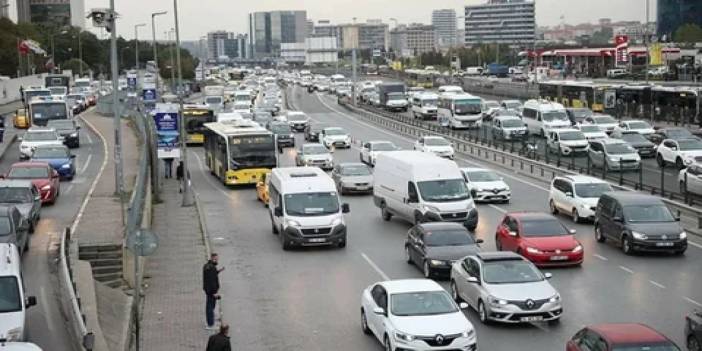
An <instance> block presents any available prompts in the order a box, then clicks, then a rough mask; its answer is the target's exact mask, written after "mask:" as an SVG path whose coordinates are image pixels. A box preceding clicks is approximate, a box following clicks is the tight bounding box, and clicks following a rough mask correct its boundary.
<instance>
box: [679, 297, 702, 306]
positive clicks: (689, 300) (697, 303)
mask: <svg viewBox="0 0 702 351" xmlns="http://www.w3.org/2000/svg"><path fill="white" fill-rule="evenodd" d="M683 299H685V301H687V302H689V303H691V304H693V305H696V306H697V307H702V303H699V302H697V301H695V300H693V299H691V298H689V297H687V296H683Z"/></svg>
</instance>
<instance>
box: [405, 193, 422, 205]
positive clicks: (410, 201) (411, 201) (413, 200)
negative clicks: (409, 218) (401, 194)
mask: <svg viewBox="0 0 702 351" xmlns="http://www.w3.org/2000/svg"><path fill="white" fill-rule="evenodd" d="M418 202H419V198H417V195H410V196H409V197H407V203H408V204H416V203H418Z"/></svg>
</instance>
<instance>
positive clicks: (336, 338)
mask: <svg viewBox="0 0 702 351" xmlns="http://www.w3.org/2000/svg"><path fill="white" fill-rule="evenodd" d="M287 93H288V95H287V97H288V99H290V100H291V102H292V105H293V106H295V107H296V108H298V109H300V110H302V111H304V112H306V113H307V114H308V115H309V116H310V117H311V119H312V123H324V124H327V125H333V126H339V127H343V128H345V129H346V130H347V131H349V132H350V134H351V135H352V136H353V138H354V139H355V140H357V141H358V140H389V141H392V142H393V143H395V144H396V145H398V146H400V147H401V148H404V149H411V148H412V143H413V142H414V140H410V139H407V138H405V137H403V136H400V135H398V134H396V133H393V132H392V131H389V130H384V129H381V128H379V127H376V126H374V125H370V124H368V123H365V122H363V120H362V119H359V118H357V117H356V116H354V115H353V114H352V113H349V112H348V111H347V110H345V109H343V108H341V107H340V106H338V105H337V104H336V99H335V98H333V97H331V96H329V95H323V94H308V93H307V92H306V91H305V90H303V89H301V88H298V87H292V88H288V89H287ZM296 142H297V145H300V144H302V143H304V139H303V138H302V135H301V134H298V135H297V136H296ZM190 152H191V155H192V156H193V157H192V158H191V160H192V161H191V162H192V164H191V172H192V178H193V183H194V184H195V189H196V191H197V192H198V193H199V195H200V198H201V200H202V204H203V207H204V210H205V213H206V219H207V221H208V227H209V230H210V236H211V240H212V242H213V247H214V248H213V249H214V250H215V251H216V252H218V253H219V254H220V262H221V264H222V265H224V266H225V267H226V270H225V271H224V272H222V273H221V274H220V279H221V281H222V285H223V294H224V297H223V300H222V304H223V310H224V314H225V319H226V320H228V321H230V322H231V324H232V329H233V330H232V333H231V334H232V339H233V340H235V341H236V343H237V344H238V345H239V348H241V349H267V350H283V349H290V350H330V349H334V350H379V349H381V346H380V345H379V344H378V343H377V342H376V340H375V339H373V338H372V337H369V336H366V335H364V334H363V333H362V332H361V329H360V307H359V303H360V294H361V291H362V289H363V288H365V287H366V286H368V285H369V284H371V283H373V282H376V281H379V280H385V279H399V278H420V277H421V276H422V274H421V273H420V272H419V270H417V269H416V268H415V267H414V266H410V265H408V264H407V263H406V262H405V261H404V259H403V244H404V240H405V235H406V232H407V230H408V229H409V227H410V225H409V224H408V223H406V222H402V221H400V220H396V219H393V220H392V221H390V222H385V221H383V220H382V219H381V218H380V211H379V210H378V209H377V208H376V207H375V206H374V205H373V202H372V199H371V197H370V196H367V195H360V196H344V197H343V201H344V202H348V203H349V204H350V206H351V213H349V214H348V215H347V224H348V228H349V233H348V246H347V247H346V248H345V249H328V248H310V249H301V250H293V251H283V250H282V249H281V247H280V242H279V240H277V237H276V236H274V235H273V234H272V233H271V225H270V221H269V216H268V212H267V209H266V208H264V206H263V205H262V204H261V203H260V202H258V201H257V200H256V194H255V190H254V189H253V188H234V189H230V188H227V187H224V186H223V185H222V184H221V183H220V182H219V181H218V180H217V179H216V178H215V177H213V176H211V175H210V173H209V170H208V169H207V167H206V166H205V164H204V159H203V152H202V150H201V149H199V148H192V149H191V151H190ZM358 152H359V150H358V149H357V147H356V146H354V147H352V148H351V149H343V150H342V149H338V150H336V152H335V153H334V159H335V162H352V161H353V162H355V161H357V160H358ZM294 155H295V151H294V150H293V149H286V151H285V153H284V154H283V155H282V157H281V165H282V166H292V165H293V164H294V160H293V158H294ZM457 162H458V163H459V165H461V166H467V165H475V164H476V163H475V162H474V161H473V160H469V159H463V158H459V159H457ZM498 171H500V172H501V173H502V176H503V177H504V178H505V181H506V182H507V183H508V184H509V185H510V187H511V188H512V192H513V199H512V202H511V203H510V204H507V205H479V213H480V220H479V226H478V228H477V229H476V235H477V237H479V238H482V239H484V240H485V243H484V244H483V249H484V250H494V249H495V244H494V236H495V228H496V225H497V223H498V221H499V220H500V219H501V217H502V216H503V214H504V213H505V212H509V211H544V212H545V211H548V205H547V189H548V185H547V184H546V183H542V182H538V181H535V180H532V179H529V180H527V179H522V178H518V177H515V176H513V175H512V174H511V173H510V172H509V171H507V170H498ZM562 220H563V222H564V223H565V224H566V225H567V226H569V227H572V228H574V229H576V230H577V232H578V233H577V237H578V239H579V240H580V241H581V242H582V243H583V245H584V246H585V262H584V263H583V265H582V267H579V268H567V269H551V270H548V271H549V272H552V273H553V274H554V277H553V279H552V283H553V285H554V286H555V287H556V288H557V289H558V290H559V291H560V293H561V295H562V297H563V300H564V306H565V313H564V316H563V318H562V320H561V323H560V324H558V325H554V326H549V325H547V324H540V323H537V324H530V325H523V326H502V325H489V326H485V325H481V324H480V322H479V320H478V318H477V315H476V314H475V312H473V311H470V310H467V311H466V312H465V313H466V315H467V316H468V318H469V319H470V320H471V321H472V322H473V324H474V325H475V326H476V329H477V335H478V342H479V346H480V348H481V349H483V350H517V349H519V350H562V349H564V345H565V342H566V340H567V339H568V338H569V337H571V336H572V335H573V334H574V333H575V332H576V331H577V330H579V329H580V328H581V327H582V326H584V325H588V324H593V323H601V322H644V323H647V324H649V325H651V326H652V327H654V328H656V329H658V330H660V331H662V332H663V333H665V334H666V335H668V336H669V337H671V338H672V339H673V340H675V341H676V342H677V343H678V344H680V345H683V344H684V343H683V340H682V329H683V323H684V321H683V316H684V315H685V314H686V313H688V312H689V311H690V310H692V309H694V308H702V281H700V280H699V279H698V276H699V267H702V239H701V238H697V237H693V238H690V246H691V247H690V248H689V250H688V252H687V253H686V254H685V255H684V256H680V257H674V256H658V255H653V256H625V255H623V254H622V253H621V251H620V249H619V248H617V247H614V246H612V245H610V244H599V243H597V242H596V241H595V240H594V234H593V228H592V225H588V224H577V225H576V224H573V223H572V222H570V221H569V219H567V218H565V217H563V218H562ZM441 283H442V285H443V286H444V287H447V285H448V284H447V282H445V281H443V282H441ZM516 345H519V346H516Z"/></svg>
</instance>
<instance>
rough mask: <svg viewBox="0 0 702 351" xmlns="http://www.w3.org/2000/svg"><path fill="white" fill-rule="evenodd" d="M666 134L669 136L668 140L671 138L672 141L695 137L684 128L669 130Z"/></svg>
mask: <svg viewBox="0 0 702 351" xmlns="http://www.w3.org/2000/svg"><path fill="white" fill-rule="evenodd" d="M666 133H667V134H668V138H671V139H679V138H692V137H694V136H693V135H692V132H690V131H689V130H687V129H683V128H674V129H668V130H666Z"/></svg>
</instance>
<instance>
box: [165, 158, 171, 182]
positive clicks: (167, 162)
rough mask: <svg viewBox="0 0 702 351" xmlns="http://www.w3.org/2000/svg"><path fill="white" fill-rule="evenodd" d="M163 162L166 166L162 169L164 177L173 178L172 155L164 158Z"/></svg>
mask: <svg viewBox="0 0 702 351" xmlns="http://www.w3.org/2000/svg"><path fill="white" fill-rule="evenodd" d="M163 163H164V164H165V166H166V168H164V170H163V176H164V177H165V178H166V179H168V178H173V157H166V158H164V159H163Z"/></svg>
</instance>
